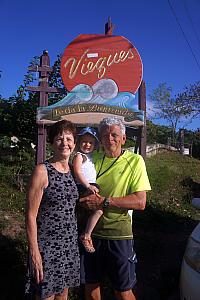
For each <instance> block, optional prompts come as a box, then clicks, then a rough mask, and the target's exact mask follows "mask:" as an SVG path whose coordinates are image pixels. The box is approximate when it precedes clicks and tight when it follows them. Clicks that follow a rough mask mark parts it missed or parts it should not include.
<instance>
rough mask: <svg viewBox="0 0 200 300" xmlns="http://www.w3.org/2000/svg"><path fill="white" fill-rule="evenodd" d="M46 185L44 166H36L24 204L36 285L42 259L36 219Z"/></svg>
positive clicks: (41, 274) (39, 275)
mask: <svg viewBox="0 0 200 300" xmlns="http://www.w3.org/2000/svg"><path fill="white" fill-rule="evenodd" d="M47 185H48V177H47V171H46V168H45V167H44V165H42V164H41V165H37V166H36V167H35V169H34V171H33V173H32V175H31V179H30V184H29V187H28V192H27V203H26V231H27V239H28V245H29V251H30V255H31V259H32V264H33V269H34V272H35V274H34V275H35V277H36V281H37V283H39V282H41V281H42V280H43V268H42V259H41V255H40V252H39V247H38V241H37V224H36V218H37V214H38V209H39V206H40V203H41V199H42V195H43V190H44V188H45V187H47Z"/></svg>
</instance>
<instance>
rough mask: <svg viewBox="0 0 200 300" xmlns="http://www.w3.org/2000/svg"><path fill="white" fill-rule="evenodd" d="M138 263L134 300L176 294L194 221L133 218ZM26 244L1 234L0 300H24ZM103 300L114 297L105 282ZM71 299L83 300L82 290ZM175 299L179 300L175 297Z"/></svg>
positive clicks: (147, 214)
mask: <svg viewBox="0 0 200 300" xmlns="http://www.w3.org/2000/svg"><path fill="white" fill-rule="evenodd" d="M133 220H134V221H133V223H134V236H135V249H136V253H137V258H138V264H137V278H138V284H137V291H138V298H137V300H168V299H169V298H170V296H172V295H173V294H174V293H175V292H177V288H178V283H179V275H180V268H181V261H182V257H183V254H184V250H185V246H186V242H187V239H188V236H189V235H190V233H191V231H192V230H193V228H194V227H195V226H196V224H197V221H194V220H192V219H190V218H183V217H180V216H177V215H175V214H170V213H166V212H163V211H159V210H158V209H153V208H152V207H147V208H146V210H145V211H142V212H140V211H135V212H134V217H133ZM25 264H26V245H25V242H24V241H23V240H22V239H11V238H9V237H6V236H4V235H0V266H1V271H0V272H1V273H0V275H1V288H0V293H1V297H0V299H1V300H10V299H12V300H23V299H24V297H23V294H24V278H25V272H26V267H25ZM102 290H103V291H104V298H103V300H114V299H115V297H114V295H113V293H112V291H111V288H110V287H109V283H106V284H105V285H104V286H103V287H102ZM70 300H84V297H83V293H82V289H80V290H75V292H71V293H70ZM176 300H178V298H176Z"/></svg>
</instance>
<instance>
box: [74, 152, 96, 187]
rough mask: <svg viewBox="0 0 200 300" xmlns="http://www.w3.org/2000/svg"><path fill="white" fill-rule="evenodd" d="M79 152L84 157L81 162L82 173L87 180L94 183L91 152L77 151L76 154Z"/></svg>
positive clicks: (94, 171)
mask: <svg viewBox="0 0 200 300" xmlns="http://www.w3.org/2000/svg"><path fill="white" fill-rule="evenodd" d="M78 153H79V154H81V155H82V156H83V157H84V158H85V159H84V161H83V163H82V168H81V169H82V173H83V175H84V177H85V178H86V179H87V181H88V182H90V183H95V182H96V175H97V174H96V170H95V166H94V163H93V160H92V155H91V154H85V153H82V152H77V154H78Z"/></svg>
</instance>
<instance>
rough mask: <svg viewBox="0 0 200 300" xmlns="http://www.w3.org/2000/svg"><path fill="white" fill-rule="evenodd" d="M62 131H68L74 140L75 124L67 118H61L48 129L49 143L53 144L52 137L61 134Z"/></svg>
mask: <svg viewBox="0 0 200 300" xmlns="http://www.w3.org/2000/svg"><path fill="white" fill-rule="evenodd" d="M64 131H68V132H70V133H71V134H72V135H73V137H74V141H75V142H76V126H75V125H74V124H73V123H72V122H71V121H68V120H62V121H58V122H56V123H54V124H53V125H51V126H50V127H49V129H48V140H49V143H50V144H53V141H54V138H55V137H56V136H57V135H59V134H62V133H63V132H64Z"/></svg>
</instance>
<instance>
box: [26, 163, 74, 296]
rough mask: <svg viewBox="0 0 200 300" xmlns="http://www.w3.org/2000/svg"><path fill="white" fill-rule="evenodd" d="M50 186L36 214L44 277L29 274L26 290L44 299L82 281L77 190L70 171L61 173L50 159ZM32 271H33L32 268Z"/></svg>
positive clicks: (48, 170)
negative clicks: (39, 280)
mask: <svg viewBox="0 0 200 300" xmlns="http://www.w3.org/2000/svg"><path fill="white" fill-rule="evenodd" d="M45 166H46V168H47V172H48V181H49V184H48V187H47V188H46V189H45V190H44V194H43V197H42V201H41V204H40V208H39V212H38V216H37V228H38V244H39V249H40V252H41V255H42V260H43V272H44V280H43V282H42V283H41V284H39V285H36V284H34V280H33V278H31V277H30V276H29V282H28V283H27V287H26V292H28V293H30V292H31V293H32V294H35V293H36V294H38V295H39V296H40V297H41V298H42V299H43V298H46V297H49V296H51V295H53V294H58V293H61V292H62V291H63V289H64V288H66V287H75V286H78V285H79V279H80V262H79V250H78V232H77V219H76V216H75V206H76V202H77V201H78V191H77V188H76V185H75V182H74V179H73V177H72V175H71V173H70V172H69V173H60V172H58V171H57V170H56V169H55V168H54V167H53V166H52V165H50V164H49V163H48V162H45ZM29 273H31V272H29Z"/></svg>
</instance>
